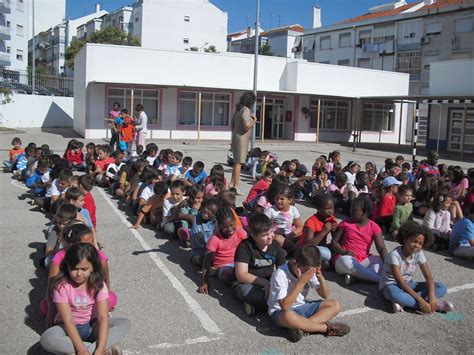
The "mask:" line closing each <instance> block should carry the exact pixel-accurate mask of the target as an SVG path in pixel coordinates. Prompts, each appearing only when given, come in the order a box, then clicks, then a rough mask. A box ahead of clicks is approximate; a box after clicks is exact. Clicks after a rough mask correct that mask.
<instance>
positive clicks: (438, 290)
mask: <svg viewBox="0 0 474 355" xmlns="http://www.w3.org/2000/svg"><path fill="white" fill-rule="evenodd" d="M407 284H408V286H410V287H411V288H412V289H413V290H414V291H415V292H416V293H418V294H419V295H420V296H421V297H423V298H424V299H425V300H428V285H427V284H426V282H415V281H409V282H407ZM434 291H435V297H436V298H440V297H443V296H444V295H445V294H446V292H447V288H446V285H445V284H442V283H441V282H435V290H434ZM382 294H383V296H384V297H385V298H386V299H387V300H389V301H391V302H395V303H398V304H399V305H400V306H402V307H408V308H412V309H420V305H419V304H418V301H417V300H415V299H414V298H413V297H412V296H410V295H409V294H408V293H406V292H405V291H403V290H402V289H401V288H400V287H399V286H398V284H396V283H395V284H389V285H386V286H385V287H384V288H383V289H382Z"/></svg>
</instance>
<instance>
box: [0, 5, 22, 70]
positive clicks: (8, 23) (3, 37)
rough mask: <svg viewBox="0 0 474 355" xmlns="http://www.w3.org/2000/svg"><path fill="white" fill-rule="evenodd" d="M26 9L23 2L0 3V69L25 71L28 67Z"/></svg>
mask: <svg viewBox="0 0 474 355" xmlns="http://www.w3.org/2000/svg"><path fill="white" fill-rule="evenodd" d="M27 36H28V8H27V6H25V3H24V0H1V1H0V67H1V68H3V69H9V70H13V71H25V70H26V68H27V66H28V39H27V38H28V37H27Z"/></svg>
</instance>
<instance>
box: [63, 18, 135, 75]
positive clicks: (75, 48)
mask: <svg viewBox="0 0 474 355" xmlns="http://www.w3.org/2000/svg"><path fill="white" fill-rule="evenodd" d="M86 43H103V44H116V45H120V46H134V47H138V46H140V40H139V39H138V38H137V37H135V36H133V35H132V34H130V33H129V34H127V33H126V32H125V31H123V30H122V29H120V28H119V27H107V28H105V29H103V30H100V31H97V32H93V33H92V34H91V35H90V36H88V37H87V39H86V41H83V40H80V39H74V40H72V41H71V43H70V45H69V47H68V48H67V49H66V53H65V55H64V58H65V59H66V66H67V67H68V68H72V69H74V57H75V56H76V54H77V53H78V52H79V51H80V50H81V48H82V47H83V46H84V45H85V44H86Z"/></svg>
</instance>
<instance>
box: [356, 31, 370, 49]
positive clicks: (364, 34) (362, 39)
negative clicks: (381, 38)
mask: <svg viewBox="0 0 474 355" xmlns="http://www.w3.org/2000/svg"><path fill="white" fill-rule="evenodd" d="M370 43H372V30H362V31H359V46H363V45H364V44H370Z"/></svg>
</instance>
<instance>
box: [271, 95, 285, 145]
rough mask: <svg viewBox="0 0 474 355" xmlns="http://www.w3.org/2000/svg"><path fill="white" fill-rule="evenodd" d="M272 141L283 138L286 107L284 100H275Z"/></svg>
mask: <svg viewBox="0 0 474 355" xmlns="http://www.w3.org/2000/svg"><path fill="white" fill-rule="evenodd" d="M271 118H272V139H282V138H283V124H284V106H283V100H275V104H274V105H273V113H272V116H271Z"/></svg>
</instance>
